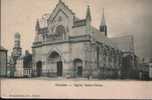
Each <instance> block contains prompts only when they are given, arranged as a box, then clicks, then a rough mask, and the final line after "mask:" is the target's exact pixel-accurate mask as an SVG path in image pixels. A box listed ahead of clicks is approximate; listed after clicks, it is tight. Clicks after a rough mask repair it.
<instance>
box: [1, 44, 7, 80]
mask: <svg viewBox="0 0 152 100" xmlns="http://www.w3.org/2000/svg"><path fill="white" fill-rule="evenodd" d="M6 76H7V50H6V49H5V48H4V47H2V46H0V77H6Z"/></svg>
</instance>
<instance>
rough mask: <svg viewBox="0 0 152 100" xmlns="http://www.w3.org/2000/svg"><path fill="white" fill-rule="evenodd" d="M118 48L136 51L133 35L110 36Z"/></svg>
mask: <svg viewBox="0 0 152 100" xmlns="http://www.w3.org/2000/svg"><path fill="white" fill-rule="evenodd" d="M110 39H111V41H112V42H114V43H116V44H117V46H118V48H119V49H120V50H122V51H124V52H134V43H133V42H134V38H133V36H132V35H127V36H121V37H113V38H110Z"/></svg>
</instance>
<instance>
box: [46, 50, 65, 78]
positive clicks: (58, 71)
mask: <svg viewBox="0 0 152 100" xmlns="http://www.w3.org/2000/svg"><path fill="white" fill-rule="evenodd" d="M48 61H49V67H50V69H52V70H51V71H50V74H51V75H50V77H62V76H63V62H62V60H61V56H60V55H59V53H57V52H56V51H53V52H52V53H51V54H50V55H49V58H48Z"/></svg>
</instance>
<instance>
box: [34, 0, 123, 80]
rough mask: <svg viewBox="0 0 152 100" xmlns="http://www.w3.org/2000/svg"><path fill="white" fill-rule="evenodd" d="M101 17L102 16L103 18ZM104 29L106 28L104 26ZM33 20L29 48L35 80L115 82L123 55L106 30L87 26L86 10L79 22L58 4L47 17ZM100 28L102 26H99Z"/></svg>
mask: <svg viewBox="0 0 152 100" xmlns="http://www.w3.org/2000/svg"><path fill="white" fill-rule="evenodd" d="M103 17H104V16H103ZM103 21H104V26H103V27H104V28H107V26H106V25H105V24H106V23H105V18H103ZM43 22H44V23H43V24H41V23H40V21H39V20H37V23H36V28H35V30H36V36H35V41H34V43H33V46H32V54H33V59H32V61H33V72H34V75H36V76H49V77H95V78H118V77H120V75H121V70H120V67H121V66H122V57H123V52H122V50H121V49H120V48H118V47H117V45H116V44H115V43H113V41H111V39H109V38H108V37H107V29H104V30H105V31H104V30H97V29H96V28H94V27H93V26H91V12H90V8H89V6H88V8H87V14H86V18H85V19H79V18H77V17H76V16H75V13H73V12H72V11H71V9H69V8H68V7H67V6H66V5H65V4H64V2H62V1H61V0H59V3H58V4H57V5H56V8H55V9H54V10H53V12H52V14H51V15H47V16H45V18H44V17H43ZM100 28H102V25H100Z"/></svg>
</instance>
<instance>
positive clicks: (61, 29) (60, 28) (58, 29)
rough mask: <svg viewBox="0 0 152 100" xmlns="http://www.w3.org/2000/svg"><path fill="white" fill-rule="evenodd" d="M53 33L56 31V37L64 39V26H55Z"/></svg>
mask: <svg viewBox="0 0 152 100" xmlns="http://www.w3.org/2000/svg"><path fill="white" fill-rule="evenodd" d="M55 33H56V37H57V38H58V39H64V37H65V28H64V26H62V25H59V26H57V27H56V31H55Z"/></svg>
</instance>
